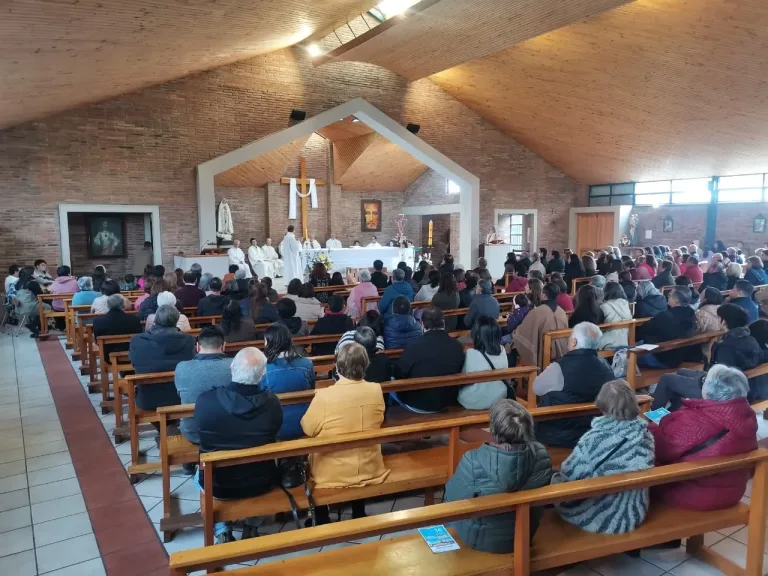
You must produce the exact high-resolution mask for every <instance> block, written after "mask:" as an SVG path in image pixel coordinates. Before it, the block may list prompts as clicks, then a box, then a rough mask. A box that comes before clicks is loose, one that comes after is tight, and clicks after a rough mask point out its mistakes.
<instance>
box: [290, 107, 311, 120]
mask: <svg viewBox="0 0 768 576" xmlns="http://www.w3.org/2000/svg"><path fill="white" fill-rule="evenodd" d="M306 117H307V113H306V112H304V110H296V109H295V108H294V109H293V110H291V120H295V121H296V122H302V121H303V120H304V118H306Z"/></svg>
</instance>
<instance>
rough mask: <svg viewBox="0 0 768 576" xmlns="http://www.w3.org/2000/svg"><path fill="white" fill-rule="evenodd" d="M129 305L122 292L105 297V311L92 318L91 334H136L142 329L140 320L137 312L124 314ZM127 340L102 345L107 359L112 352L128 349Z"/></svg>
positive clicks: (96, 335)
mask: <svg viewBox="0 0 768 576" xmlns="http://www.w3.org/2000/svg"><path fill="white" fill-rule="evenodd" d="M128 307H129V303H128V301H127V300H126V299H125V297H124V296H123V295H122V294H112V295H111V296H109V297H108V298H107V313H106V314H102V315H100V316H97V317H96V318H94V319H93V335H94V337H96V338H98V337H99V336H117V335H120V334H138V333H139V332H141V331H142V327H141V320H139V316H138V314H126V313H125V309H126V308H128ZM128 346H129V344H128V342H126V343H121V344H109V345H107V346H105V347H104V354H106V357H107V359H109V357H110V355H111V354H112V353H113V352H124V351H126V350H128Z"/></svg>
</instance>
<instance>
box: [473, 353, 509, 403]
mask: <svg viewBox="0 0 768 576" xmlns="http://www.w3.org/2000/svg"><path fill="white" fill-rule="evenodd" d="M480 354H482V355H483V358H485V361H486V362H488V366H490V367H491V370H496V366H494V365H493V362H491V359H490V358H488V355H487V354H486V353H485V352H480ZM502 382H503V383H504V386H506V387H507V398H508V399H509V400H517V394H515V387H514V386H513V385H512V382H511V381H509V380H502Z"/></svg>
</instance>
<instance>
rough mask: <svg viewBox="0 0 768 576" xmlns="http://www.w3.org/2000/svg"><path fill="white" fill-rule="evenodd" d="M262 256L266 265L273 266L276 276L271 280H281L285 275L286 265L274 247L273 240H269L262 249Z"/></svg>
mask: <svg viewBox="0 0 768 576" xmlns="http://www.w3.org/2000/svg"><path fill="white" fill-rule="evenodd" d="M261 254H262V256H263V257H264V264H271V265H272V267H273V268H274V270H273V272H274V274H275V275H274V276H270V278H280V277H282V276H284V275H285V263H284V262H283V261H282V260H280V256H278V254H277V250H275V248H274V246H272V238H267V240H266V242H265V243H264V246H262V247H261Z"/></svg>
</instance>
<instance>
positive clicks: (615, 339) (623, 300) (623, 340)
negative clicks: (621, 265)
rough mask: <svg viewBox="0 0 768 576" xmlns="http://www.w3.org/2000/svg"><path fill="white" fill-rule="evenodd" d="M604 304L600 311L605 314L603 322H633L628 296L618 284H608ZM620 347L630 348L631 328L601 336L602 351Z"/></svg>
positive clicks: (606, 332) (599, 344) (609, 331)
mask: <svg viewBox="0 0 768 576" xmlns="http://www.w3.org/2000/svg"><path fill="white" fill-rule="evenodd" d="M603 292H604V293H603V303H602V304H600V310H601V311H602V313H603V322H605V323H606V324H611V323H613V322H626V321H627V320H632V311H631V310H630V309H629V303H628V302H627V294H626V293H625V292H624V288H622V287H621V284H619V283H618V282H608V283H607V284H606V285H605V288H604V290H603ZM620 346H629V328H622V329H620V330H603V335H602V336H600V341H599V343H598V348H599V349H600V350H606V349H614V348H618V347H620Z"/></svg>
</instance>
